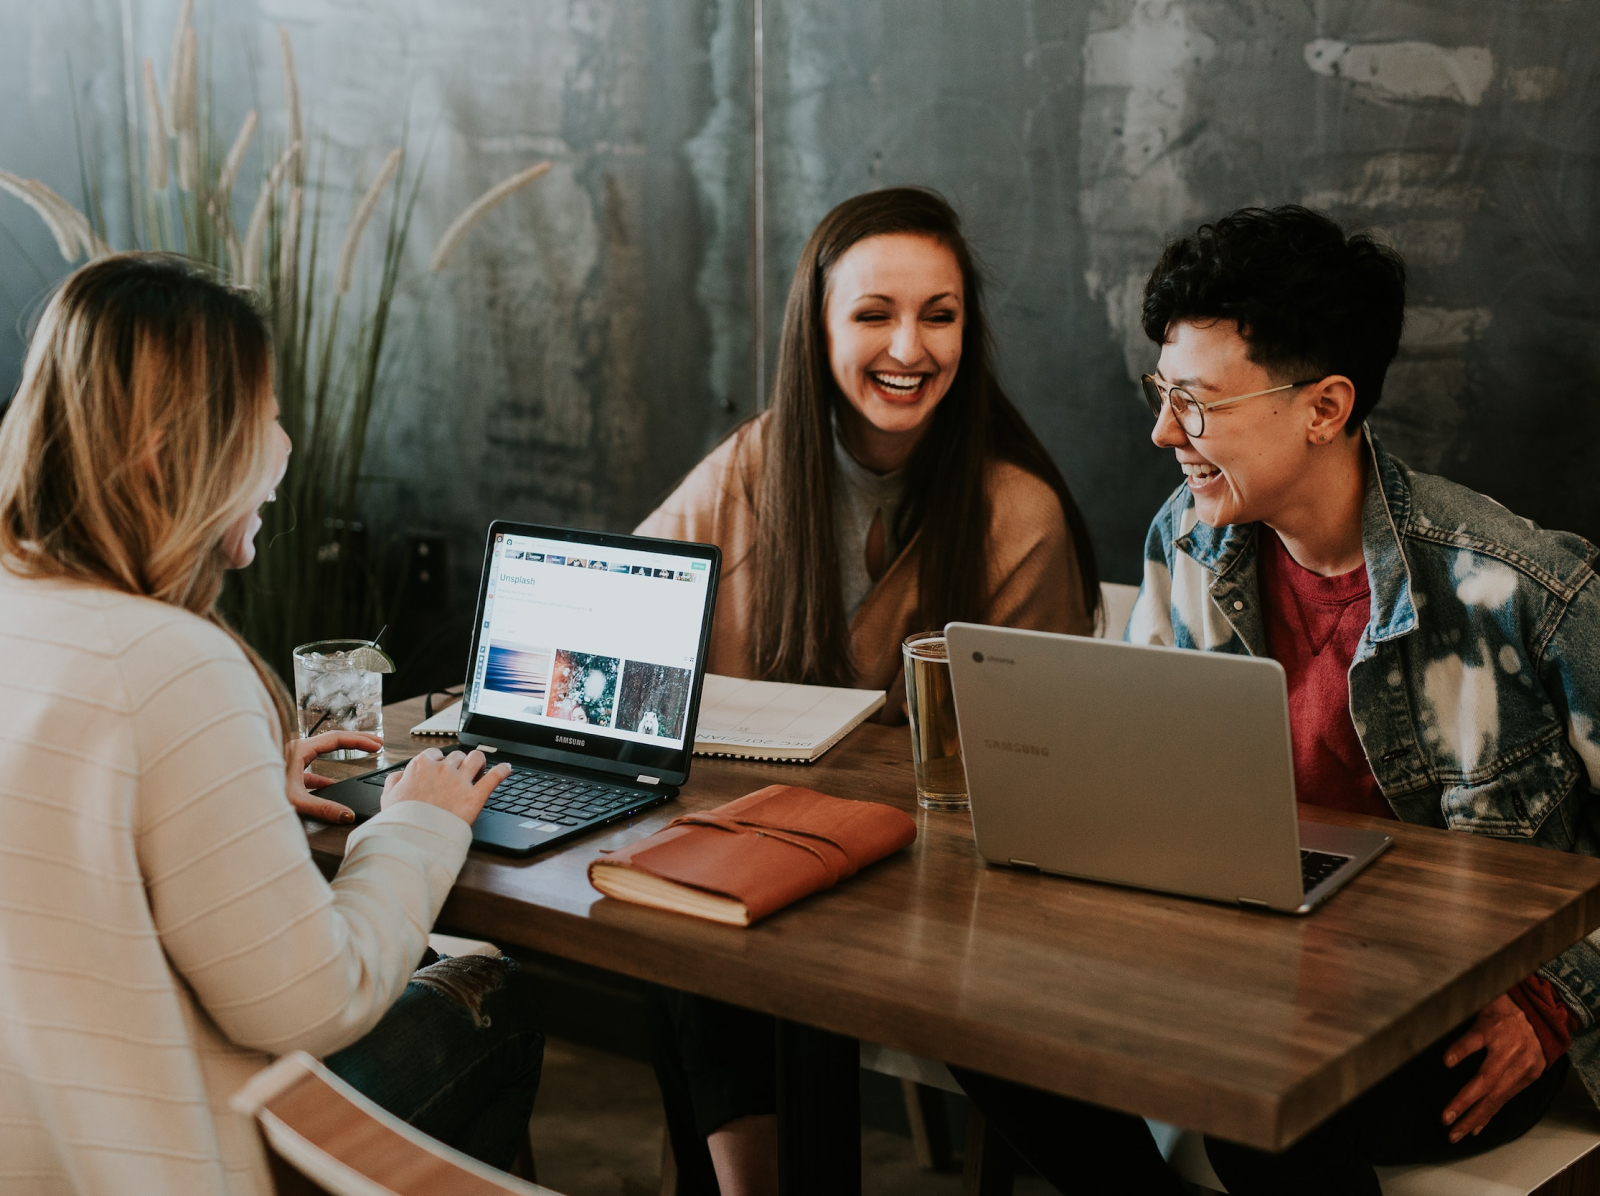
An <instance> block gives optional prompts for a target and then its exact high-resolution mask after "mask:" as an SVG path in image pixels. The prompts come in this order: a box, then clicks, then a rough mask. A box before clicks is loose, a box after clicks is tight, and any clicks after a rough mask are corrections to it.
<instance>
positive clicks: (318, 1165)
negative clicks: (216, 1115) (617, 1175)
mask: <svg viewBox="0 0 1600 1196" xmlns="http://www.w3.org/2000/svg"><path fill="white" fill-rule="evenodd" d="M232 1103H233V1108H234V1110H235V1111H236V1112H238V1113H242V1114H243V1115H245V1116H247V1117H252V1118H254V1119H255V1123H256V1128H257V1129H258V1130H259V1131H260V1133H261V1141H262V1144H263V1145H264V1146H265V1147H266V1151H267V1157H268V1161H269V1163H270V1164H271V1166H272V1177H273V1183H274V1185H275V1186H276V1188H277V1192H278V1196H321V1194H325V1196H504V1194H505V1193H514V1194H516V1196H534V1194H536V1193H544V1194H545V1196H554V1194H553V1193H551V1192H550V1189H548V1188H541V1187H539V1186H538V1185H537V1184H530V1183H525V1182H524V1181H522V1180H520V1179H515V1178H513V1177H511V1176H509V1175H506V1174H505V1173H504V1172H501V1171H496V1170H495V1169H494V1168H493V1167H489V1166H486V1165H485V1164H483V1163H480V1162H478V1160H476V1159H474V1158H471V1157H469V1156H467V1155H464V1154H462V1153H461V1152H460V1151H457V1150H452V1149H451V1148H450V1147H448V1146H445V1145H444V1144H443V1143H441V1142H437V1141H435V1140H434V1139H432V1138H430V1137H428V1136H427V1135H426V1134H423V1133H420V1132H418V1131H417V1130H415V1129H413V1128H412V1127H411V1126H409V1125H407V1124H406V1123H405V1122H403V1121H401V1120H400V1119H399V1118H398V1117H395V1116H394V1115H393V1114H391V1113H388V1112H386V1111H385V1110H384V1109H382V1108H380V1107H379V1106H378V1105H376V1104H374V1103H373V1102H372V1101H370V1100H368V1099H367V1098H366V1097H365V1096H363V1095H361V1093H359V1092H357V1091H356V1090H355V1089H354V1088H352V1087H350V1085H349V1084H346V1083H345V1082H344V1081H343V1080H341V1079H340V1078H339V1077H338V1076H336V1075H334V1074H333V1073H332V1072H331V1071H329V1070H328V1069H327V1068H325V1067H323V1066H322V1064H320V1063H318V1062H317V1061H316V1060H315V1059H313V1058H312V1057H311V1056H310V1055H308V1054H306V1053H305V1052H304V1051H296V1052H294V1053H293V1054H290V1055H285V1056H284V1057H283V1058H281V1059H279V1060H278V1061H277V1062H276V1063H274V1064H273V1065H272V1066H271V1067H269V1068H267V1069H266V1070H265V1071H262V1072H260V1073H258V1074H257V1075H256V1076H255V1077H253V1078H252V1079H251V1081H250V1082H249V1083H248V1084H246V1085H245V1086H244V1087H243V1088H242V1089H240V1091H239V1092H238V1094H237V1095H236V1096H234V1098H233V1102H232Z"/></svg>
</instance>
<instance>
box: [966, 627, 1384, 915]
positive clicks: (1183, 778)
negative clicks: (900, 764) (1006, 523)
mask: <svg viewBox="0 0 1600 1196" xmlns="http://www.w3.org/2000/svg"><path fill="white" fill-rule="evenodd" d="M946 636H947V640H948V644H949V651H950V672H951V679H952V681H953V682H954V687H955V701H956V719H957V722H958V723H959V725H960V729H961V752H962V757H963V759H964V760H965V763H966V770H967V790H968V793H969V795H970V797H971V800H972V829H973V833H974V835H975V837H976V839H977V844H978V850H979V852H981V853H982V855H983V856H984V858H985V859H987V860H989V861H990V862H991V863H995V864H1010V865H1013V866H1016V867H1025V868H1036V869H1038V870H1039V871H1041V872H1053V873H1059V874H1061V875H1063V876H1073V877H1081V878H1084V879H1087V880H1098V881H1107V882H1110V883H1112V884H1120V885H1133V886H1136V887H1138V888H1144V889H1157V890H1160V891H1162V892H1167V893H1179V894H1182V895H1184V896H1188V897H1202V898H1207V899H1209V900H1212V901H1226V902H1230V903H1237V904H1240V905H1245V906H1254V907H1257V908H1261V907H1265V908H1267V909H1274V910H1282V911H1285V912H1291V913H1300V914H1303V913H1307V912H1309V911H1310V910H1311V909H1312V908H1314V907H1315V906H1316V905H1317V904H1319V903H1320V902H1321V901H1323V900H1324V899H1326V898H1327V897H1328V896H1329V895H1330V894H1331V893H1333V892H1334V890H1336V889H1338V888H1339V887H1340V886H1341V885H1343V884H1344V883H1345V881H1347V880H1349V879H1350V878H1351V877H1352V876H1354V875H1355V874H1356V873H1357V872H1359V871H1360V870H1361V869H1362V868H1364V867H1365V866H1366V865H1367V864H1369V863H1371V862H1372V860H1374V859H1375V858H1376V857H1377V856H1378V855H1379V854H1380V853H1381V852H1382V851H1383V850H1384V849H1385V848H1386V847H1388V846H1389V844H1390V843H1391V842H1392V840H1391V839H1390V837H1389V836H1388V835H1386V834H1383V833H1382V832H1380V831H1370V830H1358V829H1355V828H1351V827H1342V826H1330V825H1328V824H1326V823H1319V822H1301V821H1300V820H1299V818H1298V816H1297V814H1296V807H1295V797H1294V758H1293V754H1292V749H1291V747H1290V743H1289V702H1288V689H1287V686H1286V684H1285V680H1284V673H1283V668H1282V666H1280V665H1279V664H1278V663H1277V661H1274V660H1266V659H1261V658H1257V657H1248V656H1233V655H1227V654H1224V653H1220V652H1197V651H1191V650H1185V649H1180V648H1160V647H1149V646H1144V645H1137V644H1123V643H1116V642H1111V641H1107V640H1100V639H1088V638H1085V637H1083V636H1076V635H1053V634H1050V633H1048V632H1042V631H1015V630H1011V629H1009V628H1003V627H982V626H978V625H976V624H972V623H952V624H950V625H949V627H948V628H946Z"/></svg>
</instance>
